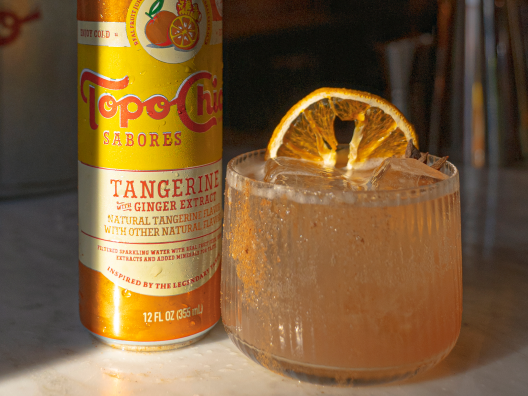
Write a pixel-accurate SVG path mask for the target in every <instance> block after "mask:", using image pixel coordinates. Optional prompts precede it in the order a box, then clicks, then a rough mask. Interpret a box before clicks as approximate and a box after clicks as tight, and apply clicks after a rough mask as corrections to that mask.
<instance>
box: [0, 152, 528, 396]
mask: <svg viewBox="0 0 528 396" xmlns="http://www.w3.org/2000/svg"><path fill="white" fill-rule="evenodd" d="M240 151H245V150H244V148H240ZM231 156H232V155H231ZM461 185H462V215H463V224H462V228H463V266H464V270H463V276H464V314H463V324H462V330H461V333H460V338H459V340H458V343H457V344H456V346H455V348H454V350H453V351H452V352H451V354H450V355H449V356H448V357H447V358H446V359H445V360H444V361H443V362H441V363H440V364H439V365H437V366H436V367H434V368H433V369H432V370H430V371H428V372H426V373H424V374H421V375H418V376H417V377H414V378H413V379H411V380H408V381H405V382H399V383H394V384H389V385H384V386H375V387H365V388H355V389H351V388H334V387H323V386H317V385H311V384H307V383H301V382H298V381H294V380H292V379H288V378H284V377H282V376H279V375H276V374H274V373H272V372H269V371H268V370H266V369H264V368H262V367H260V366H259V365H257V364H255V363H253V362H252V361H250V360H249V359H247V358H246V357H245V356H244V355H242V353H240V352H239V351H238V349H237V348H236V347H235V346H234V345H233V344H232V343H231V341H230V340H229V339H228V337H227V335H226V333H225V331H224V330H223V328H222V325H221V324H219V325H217V326H216V327H215V328H214V329H213V330H212V331H211V333H210V334H209V335H208V336H207V337H206V338H205V339H203V340H202V341H201V342H199V343H197V344H195V345H193V346H191V347H187V348H184V349H179V350H174V351H168V352H158V353H134V352H126V351H121V350H116V349H112V348H110V347H107V346H105V345H103V344H101V343H99V342H97V341H95V340H94V339H93V338H92V337H91V336H90V335H89V334H88V332H86V331H85V330H84V329H83V327H82V326H81V324H80V322H79V318H78V305H77V276H78V275H77V195H76V193H75V192H70V193H64V194H60V195H49V196H42V197H36V198H26V199H19V200H12V201H3V202H0V395H76V396H83V395H96V394H97V395H144V394H157V395H189V396H194V395H200V396H205V395H220V396H221V395H292V394H299V395H322V394H325V395H350V394H355V395H374V396H375V395H499V394H504V395H526V394H528V375H527V373H528V197H527V194H528V171H527V170H521V169H505V170H499V171H488V170H486V171H477V170H472V169H466V170H462V171H461Z"/></svg>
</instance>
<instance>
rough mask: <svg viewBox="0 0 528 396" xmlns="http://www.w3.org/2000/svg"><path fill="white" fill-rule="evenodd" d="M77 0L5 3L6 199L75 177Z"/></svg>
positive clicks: (0, 50) (0, 125)
mask: <svg viewBox="0 0 528 396" xmlns="http://www.w3.org/2000/svg"><path fill="white" fill-rule="evenodd" d="M76 24H77V20H76V2H74V1H62V0H0V198H6V197H14V196H20V195H28V194H35V193H42V192H48V191H53V190H62V189H66V188H71V187H74V186H75V185H76V178H77V161H76V158H77V150H76V140H77V105H76V100H75V98H76V86H77V84H76V80H77V55H76V51H77V36H76Z"/></svg>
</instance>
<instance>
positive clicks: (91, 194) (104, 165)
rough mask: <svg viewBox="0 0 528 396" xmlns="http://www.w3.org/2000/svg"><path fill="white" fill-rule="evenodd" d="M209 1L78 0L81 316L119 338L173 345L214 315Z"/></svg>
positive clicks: (133, 343)
mask: <svg viewBox="0 0 528 396" xmlns="http://www.w3.org/2000/svg"><path fill="white" fill-rule="evenodd" d="M216 3H219V4H220V7H218V5H217V4H213V5H212V4H211V2H210V1H209V0H165V1H164V0H107V1H106V2H105V3H101V2H98V1H95V0H78V53H79V62H78V75H79V78H78V84H79V86H78V92H79V93H78V114H79V117H78V119H79V121H78V122H79V133H78V141H79V287H80V290H79V299H80V303H79V306H80V317H81V322H82V323H83V325H84V326H85V327H86V328H87V329H88V330H89V331H90V332H91V333H92V334H93V335H94V336H95V337H97V338H98V339H100V340H101V341H103V342H105V343H107V344H109V345H112V346H114V347H118V348H122V349H131V350H143V351H145V350H164V349H171V348H177V347H181V346H184V345H188V344H190V343H192V342H195V341H197V340H199V339H200V338H201V337H202V336H204V335H205V334H206V333H207V331H209V330H210V329H211V328H212V327H213V326H214V325H215V323H216V322H217V321H218V320H219V318H220V307H219V297H220V296H219V285H220V271H219V267H220V261H221V235H222V228H221V227H222V198H221V193H222V191H221V189H222V182H221V180H222V174H221V173H222V166H221V165H222V161H221V159H222V107H223V105H222V100H223V98H222V36H221V33H222V18H221V14H219V12H218V9H220V13H221V1H220V2H218V1H217V2H216ZM218 15H220V18H218Z"/></svg>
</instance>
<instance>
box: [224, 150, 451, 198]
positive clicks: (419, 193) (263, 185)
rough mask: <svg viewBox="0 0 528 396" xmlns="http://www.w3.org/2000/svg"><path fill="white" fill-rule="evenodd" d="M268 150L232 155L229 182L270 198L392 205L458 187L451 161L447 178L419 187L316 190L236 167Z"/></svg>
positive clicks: (232, 185)
mask: <svg viewBox="0 0 528 396" xmlns="http://www.w3.org/2000/svg"><path fill="white" fill-rule="evenodd" d="M265 153H266V149H259V150H253V151H249V152H247V153H243V154H240V155H237V156H236V157H234V158H233V159H231V160H230V161H229V163H228V164H227V171H226V186H231V187H234V188H236V189H238V190H241V189H242V188H243V186H242V184H243V185H245V186H250V187H251V189H252V190H255V189H256V190H259V191H252V192H254V193H256V195H266V196H269V198H270V199H276V197H277V194H280V195H286V196H287V197H288V198H290V199H294V200H298V199H296V197H295V196H297V197H298V196H299V195H302V196H303V197H304V199H303V201H304V202H306V203H320V204H325V202H323V201H327V200H328V199H329V200H330V201H331V202H327V203H335V202H336V201H338V202H343V203H355V204H361V203H367V202H368V203H369V205H368V206H371V205H375V206H392V205H391V202H392V201H396V202H394V204H407V203H409V204H410V203H414V202H415V201H420V202H422V201H426V200H430V199H435V198H439V197H442V196H444V195H447V194H450V193H453V192H455V191H458V190H459V172H458V169H457V168H456V166H454V165H453V164H452V163H451V162H449V161H447V162H446V164H445V166H446V167H447V169H449V170H450V173H446V172H442V173H444V174H446V175H448V176H449V177H448V178H447V179H445V180H442V181H439V182H437V183H434V184H429V185H425V186H420V187H413V188H403V189H398V190H379V191H376V190H362V191H354V190H346V191H339V190H314V189H310V188H303V187H290V186H285V185H280V184H273V183H271V182H266V181H264V180H256V179H253V178H251V177H249V176H247V175H245V174H243V173H242V172H240V170H238V169H236V165H237V164H239V163H241V162H242V161H248V160H251V159H252V158H253V159H257V158H260V157H262V159H263V160H264V156H265ZM431 157H432V159H437V158H438V157H436V156H432V155H431ZM246 188H247V187H246Z"/></svg>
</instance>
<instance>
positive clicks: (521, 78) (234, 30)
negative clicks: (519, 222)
mask: <svg viewBox="0 0 528 396" xmlns="http://www.w3.org/2000/svg"><path fill="white" fill-rule="evenodd" d="M224 15H225V25H224V37H225V46H224V51H225V56H224V59H225V60H224V63H225V64H226V68H225V70H224V84H225V91H224V94H225V103H226V106H225V114H224V116H225V118H224V126H225V139H226V144H227V145H229V144H235V145H236V144H246V145H247V144H252V145H254V146H257V145H259V146H262V147H263V146H265V144H266V143H267V139H268V138H269V136H270V135H271V132H272V131H273V128H274V126H275V125H277V123H278V122H279V121H280V119H281V117H282V116H283V115H284V114H285V113H286V111H287V110H288V109H289V108H290V107H291V106H292V105H293V104H294V103H296V102H297V100H299V99H300V98H302V97H303V96H305V95H306V94H308V93H309V92H311V91H312V90H314V89H316V88H319V87H322V86H331V87H346V88H352V89H359V90H366V91H369V92H372V93H375V94H378V95H380V96H383V97H385V98H387V99H389V100H391V101H392V102H393V103H395V104H396V105H397V107H399V108H400V110H401V111H402V112H403V113H404V114H405V115H406V116H407V117H408V119H409V120H410V121H411V123H413V124H414V125H415V127H416V130H417V134H418V137H419V141H420V148H421V149H422V150H423V151H430V152H434V153H436V154H439V155H449V156H450V158H451V159H452V160H453V161H455V162H457V163H465V164H471V165H473V166H475V167H481V166H484V165H493V166H498V165H512V164H516V163H518V162H519V160H521V159H523V158H527V156H528V128H527V125H528V98H527V85H526V84H527V69H528V68H527V63H528V55H527V53H528V51H527V49H528V0H497V1H493V0H437V1H427V0H395V1H390V2H387V1H383V0H372V1H369V2H362V1H361V2H360V1H344V0H326V1H323V0H310V1H301V0H292V1H288V2H283V1H279V0H270V1H267V2H260V1H256V0H246V1H241V0H232V1H229V2H227V3H226V6H225V13H224ZM343 124H345V123H339V122H338V123H337V125H336V133H337V135H338V140H340V142H346V141H348V140H349V139H350V135H351V134H352V129H353V128H351V127H350V126H348V127H347V126H344V125H343Z"/></svg>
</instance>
